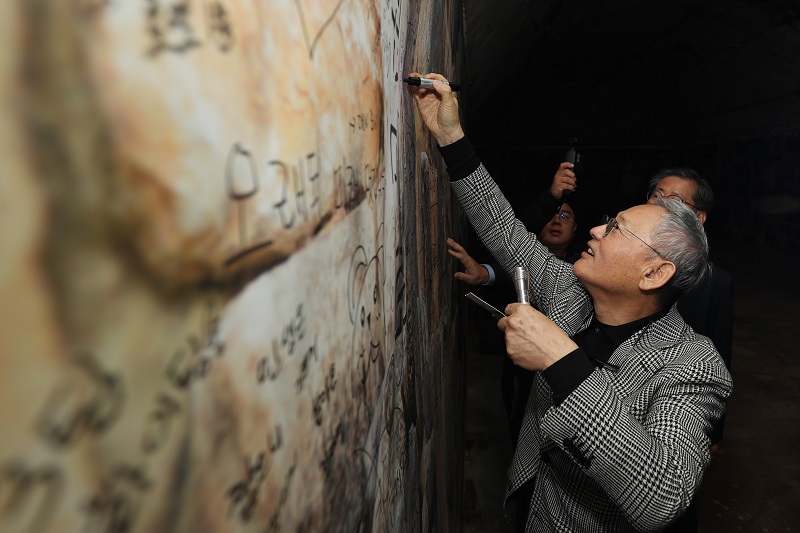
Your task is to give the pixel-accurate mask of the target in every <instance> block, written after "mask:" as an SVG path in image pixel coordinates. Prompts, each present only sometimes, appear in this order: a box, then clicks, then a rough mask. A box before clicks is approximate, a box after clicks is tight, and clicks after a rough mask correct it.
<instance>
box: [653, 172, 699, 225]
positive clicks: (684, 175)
mask: <svg viewBox="0 0 800 533" xmlns="http://www.w3.org/2000/svg"><path fill="white" fill-rule="evenodd" d="M657 198H666V199H667V200H676V201H678V202H681V203H684V204H686V205H688V206H689V207H691V208H692V210H693V211H694V213H695V215H697V218H698V219H699V220H700V222H701V223H702V224H705V223H706V217H707V216H708V212H709V211H711V208H712V207H713V206H714V192H713V191H712V190H711V185H710V184H709V183H708V181H707V180H706V179H705V178H703V177H701V176H700V175H699V174H698V173H697V172H695V171H694V170H693V169H691V168H665V169H662V170H659V171H658V172H656V173H655V174H654V175H653V177H652V178H650V184H649V186H648V192H647V202H648V203H650V204H652V203H654V202H655V201H656V199H657Z"/></svg>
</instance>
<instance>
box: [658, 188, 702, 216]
mask: <svg viewBox="0 0 800 533" xmlns="http://www.w3.org/2000/svg"><path fill="white" fill-rule="evenodd" d="M650 198H666V199H667V200H677V201H679V202H680V203H682V204H686V205H688V206H689V207H691V208H692V209H694V210H695V211H702V209H700V208H699V207H697V206H696V205H694V204H690V203H689V202H687V201H686V200H684V199H683V198H681V195H680V194H678V193H676V192H674V193H672V194H667V195H665V194H664V193H663V192H661V191H659V190H658V189H656V190H655V191H653V192H651V193H650V194H648V195H647V199H648V200H650Z"/></svg>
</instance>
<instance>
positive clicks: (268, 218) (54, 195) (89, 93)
mask: <svg viewBox="0 0 800 533" xmlns="http://www.w3.org/2000/svg"><path fill="white" fill-rule="evenodd" d="M459 20H460V4H459V3H458V2H439V1H434V0H418V1H407V0H385V1H377V0H314V1H312V0H270V1H268V2H264V1H256V0H249V1H248V0H71V1H66V0H24V1H23V0H9V1H7V2H2V3H0V45H2V46H0V80H2V81H0V112H1V113H2V116H3V117H4V119H3V121H2V122H1V123H0V150H1V151H2V152H1V153H2V156H3V165H4V171H3V173H4V176H3V178H2V181H1V183H2V184H1V185H0V187H1V189H0V203H1V204H2V205H0V219H2V228H3V229H2V232H0V256H1V257H0V296H1V298H0V350H1V353H2V358H1V359H0V429H1V430H2V439H0V529H1V530H2V531H3V532H4V533H5V532H9V533H10V532H17V531H19V532H28V531H30V532H36V533H40V532H59V533H69V532H81V533H84V532H85V533H94V532H119V533H122V532H148V533H150V532H168V531H178V532H206V531H208V532H216V531H226V532H227V531H237V532H238V531H242V532H245V531H247V532H251V531H252V532H255V531H258V532H269V531H276V532H277V531H298V532H306V531H315V532H316V531H346V532H358V531H381V532H383V531H403V532H406V531H457V530H459V529H460V512H459V511H460V502H461V449H462V444H461V435H462V422H461V417H460V412H461V410H462V407H463V405H462V398H463V381H462V380H463V357H462V355H463V354H462V353H461V348H460V346H459V338H460V335H459V324H460V322H459V320H458V315H459V303H458V302H459V300H460V293H458V292H457V291H454V286H453V283H452V273H453V272H452V269H453V265H452V263H451V261H449V259H448V255H447V253H446V246H445V244H444V240H445V238H446V237H447V236H449V235H455V236H456V237H459V229H458V224H454V211H453V206H452V204H451V200H450V189H449V185H448V182H447V177H446V175H445V172H444V169H443V168H442V164H441V159H440V158H439V156H438V154H437V153H435V148H434V146H435V145H434V144H433V143H432V140H431V139H430V138H429V137H428V136H427V134H425V133H424V132H423V130H422V129H421V126H420V125H419V120H418V117H417V116H416V111H415V108H414V105H413V102H412V100H411V97H410V94H409V93H408V91H407V89H406V88H405V87H404V86H403V84H402V82H401V81H400V79H401V78H402V77H403V76H404V75H406V74H407V73H408V72H410V71H412V70H418V71H423V72H424V71H427V70H437V71H442V72H445V73H447V74H448V75H450V76H452V77H453V79H456V77H457V76H458V74H459V69H458V68H457V67H458V64H459V63H460V57H459V56H460V50H459V43H460V40H459V38H458V36H459V34H460V29H459V27H458V26H459ZM454 226H455V227H454Z"/></svg>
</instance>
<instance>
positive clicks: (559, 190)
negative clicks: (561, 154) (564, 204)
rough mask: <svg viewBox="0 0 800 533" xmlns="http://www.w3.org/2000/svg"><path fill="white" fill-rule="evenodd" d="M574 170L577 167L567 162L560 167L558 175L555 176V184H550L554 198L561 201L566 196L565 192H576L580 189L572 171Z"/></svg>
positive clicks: (557, 171)
mask: <svg viewBox="0 0 800 533" xmlns="http://www.w3.org/2000/svg"><path fill="white" fill-rule="evenodd" d="M573 168H575V165H573V164H572V163H569V162H567V161H564V162H563V163H561V164H560V165H559V166H558V170H556V175H555V176H553V183H551V184H550V194H552V195H553V198H558V199H559V200H560V199H561V198H562V197H563V196H564V191H574V190H575V189H577V188H578V180H577V178H576V177H575V173H574V172H573V171H572V169H573Z"/></svg>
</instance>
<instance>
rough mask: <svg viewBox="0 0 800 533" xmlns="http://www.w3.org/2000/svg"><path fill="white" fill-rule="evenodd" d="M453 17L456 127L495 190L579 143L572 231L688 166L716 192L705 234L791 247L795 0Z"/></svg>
mask: <svg viewBox="0 0 800 533" xmlns="http://www.w3.org/2000/svg"><path fill="white" fill-rule="evenodd" d="M464 28H465V30H464V35H465V43H466V51H467V53H466V57H467V60H466V62H467V64H466V66H465V67H466V68H465V73H466V80H465V81H464V84H465V85H466V88H465V90H464V92H463V93H462V97H461V105H462V106H463V107H464V111H463V112H464V117H465V123H466V129H467V133H468V135H469V137H470V139H471V141H472V143H473V144H474V145H475V147H476V150H477V151H478V154H479V156H480V157H481V159H482V160H483V161H484V164H485V165H486V166H487V168H489V170H490V171H491V172H492V173H493V175H494V177H495V179H497V180H498V182H499V183H501V184H502V186H503V189H504V191H505V192H506V195H507V196H508V197H509V198H512V199H515V200H516V201H518V202H525V200H526V198H530V195H535V194H538V193H539V192H540V191H542V190H544V188H546V187H547V186H548V185H549V183H550V180H551V179H552V176H553V174H554V172H555V169H556V167H557V165H558V164H559V163H560V162H561V161H563V160H564V154H565V152H566V150H567V148H568V146H569V143H570V141H574V140H577V142H576V146H577V148H578V151H579V153H580V154H581V162H582V166H581V169H580V170H581V173H580V175H579V176H578V180H579V186H578V194H577V195H576V196H575V198H574V201H575V202H577V204H578V205H577V206H576V209H577V210H578V211H579V213H578V217H579V219H580V220H581V221H585V222H586V223H584V224H582V225H581V228H580V229H588V228H589V227H591V226H592V225H595V224H596V223H597V222H596V220H597V219H598V218H599V217H600V216H601V215H603V214H613V213H616V212H617V211H619V210H621V209H624V208H626V207H629V206H631V205H634V204H636V203H641V202H642V201H643V199H644V195H645V193H646V183H647V179H648V178H649V177H650V176H651V175H652V174H653V173H654V172H655V171H657V170H658V169H660V168H662V167H674V166H688V167H691V168H694V169H695V170H697V171H698V172H699V173H700V174H701V175H703V176H705V177H706V178H707V179H708V180H709V181H710V182H711V184H712V186H713V188H714V192H715V195H716V205H715V208H714V210H713V215H712V216H710V217H709V221H708V225H707V230H708V233H709V237H710V239H711V241H712V245H713V244H714V242H719V241H727V240H730V239H736V240H738V239H749V240H754V241H755V242H758V243H760V244H764V245H766V246H768V247H769V248H770V249H774V250H775V251H780V252H782V253H784V254H787V255H789V256H792V257H797V255H798V249H800V246H797V245H798V244H800V63H798V61H797V58H798V57H800V4H798V3H797V2H795V1H793V0H707V1H696V0H670V1H663V0H658V1H653V2H646V3H645V2H638V1H635V0H609V1H607V2H591V1H588V0H565V1H553V0H537V1H528V2H508V3H503V4H496V3H494V2H481V1H475V0H467V1H466V2H465V18H464ZM513 201H514V200H512V203H513ZM515 207H517V205H515Z"/></svg>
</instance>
